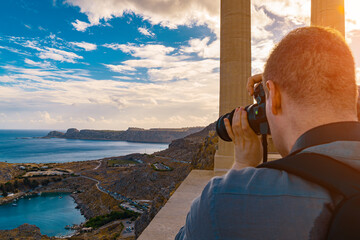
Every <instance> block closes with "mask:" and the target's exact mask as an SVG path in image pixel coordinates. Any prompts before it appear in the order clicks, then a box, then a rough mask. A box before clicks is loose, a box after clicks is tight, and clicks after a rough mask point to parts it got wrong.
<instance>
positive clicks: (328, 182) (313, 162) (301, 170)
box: [258, 153, 360, 199]
mask: <svg viewBox="0 0 360 240" xmlns="http://www.w3.org/2000/svg"><path fill="white" fill-rule="evenodd" d="M258 168H273V169H278V170H284V171H286V172H288V173H291V174H294V175H296V176H299V177H301V178H303V179H305V180H308V181H310V182H313V183H316V184H318V185H320V186H322V187H324V188H326V189H328V190H330V191H332V192H335V193H338V194H341V195H343V196H344V197H345V198H346V199H349V198H351V197H352V196H354V195H356V194H358V193H360V171H357V170H355V169H353V168H351V167H349V166H347V165H346V164H343V163H341V162H340V161H337V160H335V159H333V158H331V157H329V156H325V155H322V154H317V153H299V154H295V155H290V156H287V157H285V158H282V159H279V160H275V161H271V162H267V163H263V164H261V165H259V166H258Z"/></svg>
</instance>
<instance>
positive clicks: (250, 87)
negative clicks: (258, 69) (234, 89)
mask: <svg viewBox="0 0 360 240" xmlns="http://www.w3.org/2000/svg"><path fill="white" fill-rule="evenodd" d="M261 80H262V73H260V74H255V75H253V76H251V77H249V78H248V82H247V91H248V93H249V94H250V95H251V96H252V95H253V94H254V85H255V84H256V83H259V82H261Z"/></svg>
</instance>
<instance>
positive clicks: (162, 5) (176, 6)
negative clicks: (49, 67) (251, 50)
mask: <svg viewBox="0 0 360 240" xmlns="http://www.w3.org/2000/svg"><path fill="white" fill-rule="evenodd" d="M65 2H66V3H68V4H69V5H72V6H77V7H79V8H80V11H81V12H82V13H84V14H86V15H87V17H88V20H89V22H88V23H87V22H82V21H80V20H78V19H77V20H76V21H75V22H73V23H72V24H73V26H74V27H75V28H76V30H78V31H85V30H86V29H87V28H88V27H90V26H95V25H100V24H101V23H100V21H101V20H104V21H105V22H106V21H108V20H110V19H112V18H115V17H122V16H123V15H124V14H125V13H129V12H132V13H134V14H136V15H138V16H141V17H142V18H143V19H144V20H147V21H148V22H150V23H151V24H153V25H161V26H163V27H167V28H170V29H174V28H177V27H178V26H183V25H185V26H192V25H207V26H209V28H210V29H212V30H213V31H214V32H215V33H217V34H218V33H220V32H219V29H220V26H219V15H220V13H219V10H220V8H219V7H220V4H219V2H218V1H209V0H199V1H193V0H182V1H153V0H123V1H118V0H103V1H87V0H66V1H65Z"/></svg>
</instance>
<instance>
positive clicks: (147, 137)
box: [43, 127, 204, 143]
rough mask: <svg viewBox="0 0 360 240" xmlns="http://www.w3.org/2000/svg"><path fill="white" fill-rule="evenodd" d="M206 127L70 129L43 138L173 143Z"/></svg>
mask: <svg viewBox="0 0 360 240" xmlns="http://www.w3.org/2000/svg"><path fill="white" fill-rule="evenodd" d="M203 128H204V127H189V128H150V129H143V128H128V129H127V130H126V131H113V130H88V129H84V130H80V131H79V130H78V129H76V128H69V129H68V130H67V131H66V132H65V133H63V132H59V131H51V132H49V133H48V135H46V136H45V137H43V138H67V139H82V140H111V141H128V142H145V143H171V142H172V141H173V140H176V139H180V138H183V137H185V136H188V135H190V134H193V133H196V132H199V131H201V130H202V129H203Z"/></svg>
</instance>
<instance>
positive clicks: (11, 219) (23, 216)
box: [0, 193, 85, 236]
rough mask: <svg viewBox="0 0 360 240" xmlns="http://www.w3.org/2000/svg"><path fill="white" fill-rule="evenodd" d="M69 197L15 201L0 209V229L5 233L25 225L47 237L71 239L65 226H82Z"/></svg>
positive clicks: (54, 195) (55, 195) (50, 195)
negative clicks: (35, 228)
mask: <svg viewBox="0 0 360 240" xmlns="http://www.w3.org/2000/svg"><path fill="white" fill-rule="evenodd" d="M75 207H76V203H75V201H74V200H73V198H72V197H70V195H69V194H64V193H44V194H42V195H41V196H32V197H25V198H23V199H19V200H18V201H17V203H16V206H13V204H12V203H9V204H5V205H1V206H0V229H1V230H9V229H13V228H17V227H18V226H20V225H22V224H24V223H28V224H31V225H36V226H37V227H39V228H40V231H41V233H42V234H46V235H48V236H65V235H71V234H72V233H73V232H74V231H72V230H67V229H65V226H66V225H72V224H80V223H82V222H85V218H84V216H82V215H81V213H80V210H78V209H76V208H75Z"/></svg>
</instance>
